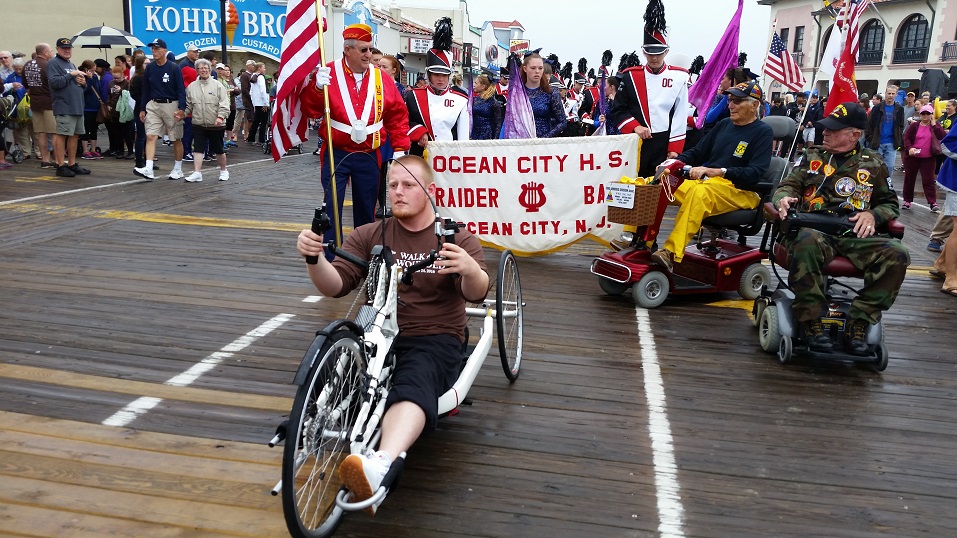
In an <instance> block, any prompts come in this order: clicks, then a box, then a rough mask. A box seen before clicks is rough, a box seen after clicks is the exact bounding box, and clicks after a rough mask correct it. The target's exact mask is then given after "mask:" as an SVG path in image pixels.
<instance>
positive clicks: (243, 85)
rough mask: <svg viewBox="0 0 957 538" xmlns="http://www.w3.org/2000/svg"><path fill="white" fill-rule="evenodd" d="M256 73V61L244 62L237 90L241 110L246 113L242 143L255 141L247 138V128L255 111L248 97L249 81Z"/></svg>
mask: <svg viewBox="0 0 957 538" xmlns="http://www.w3.org/2000/svg"><path fill="white" fill-rule="evenodd" d="M255 71H256V60H246V69H244V70H243V72H242V73H241V74H240V75H239V90H240V92H242V98H243V109H244V110H245V111H246V114H245V120H244V122H243V133H244V134H243V141H244V142H248V143H250V144H254V143H255V142H256V141H255V140H254V139H253V138H252V137H250V136H249V128H250V127H251V126H252V124H253V116H254V115H255V114H256V109H255V107H253V98H252V95H250V93H249V91H250V79H251V78H252V76H253V73H254V72H255Z"/></svg>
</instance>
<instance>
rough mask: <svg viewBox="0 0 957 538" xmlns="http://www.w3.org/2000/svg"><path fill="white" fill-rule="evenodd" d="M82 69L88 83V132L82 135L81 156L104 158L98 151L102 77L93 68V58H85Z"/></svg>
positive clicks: (85, 91) (85, 110)
mask: <svg viewBox="0 0 957 538" xmlns="http://www.w3.org/2000/svg"><path fill="white" fill-rule="evenodd" d="M80 71H83V72H84V73H86V84H85V85H84V86H83V129H84V130H85V131H86V134H83V135H80V150H79V153H80V158H81V159H86V160H94V159H102V158H103V157H102V156H101V155H100V153H99V152H97V151H96V135H97V129H98V128H99V124H100V122H99V121H98V114H99V112H100V104H102V103H103V102H104V101H103V96H102V94H101V93H100V77H99V76H98V75H97V74H96V71H95V70H94V68H93V61H92V60H83V62H82V63H80Z"/></svg>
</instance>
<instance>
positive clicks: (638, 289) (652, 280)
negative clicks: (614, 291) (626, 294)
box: [631, 271, 671, 308]
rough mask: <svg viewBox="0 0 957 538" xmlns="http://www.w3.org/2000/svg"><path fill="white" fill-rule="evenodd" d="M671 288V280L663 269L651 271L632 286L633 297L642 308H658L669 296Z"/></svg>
mask: <svg viewBox="0 0 957 538" xmlns="http://www.w3.org/2000/svg"><path fill="white" fill-rule="evenodd" d="M670 289H671V282H669V281H668V276H667V275H665V274H664V273H662V272H661V271H650V272H648V273H645V276H643V277H641V279H640V280H639V281H638V282H635V283H634V284H633V285H632V286H631V297H632V299H634V301H635V304H636V305H638V306H640V307H642V308H658V307H659V306H661V304H662V303H664V302H665V299H667V298H668V291H669V290H670Z"/></svg>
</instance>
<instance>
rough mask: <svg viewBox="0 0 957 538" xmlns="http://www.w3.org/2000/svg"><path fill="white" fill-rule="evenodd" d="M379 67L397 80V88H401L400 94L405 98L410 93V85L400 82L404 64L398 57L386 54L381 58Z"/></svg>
mask: <svg viewBox="0 0 957 538" xmlns="http://www.w3.org/2000/svg"><path fill="white" fill-rule="evenodd" d="M379 69H381V70H383V71H384V72H385V73H386V74H387V75H389V76H390V77H392V79H393V80H395V89H397V90H399V95H401V96H402V98H403V99H405V94H406V93H408V91H409V87H408V86H406V85H405V84H402V83H401V82H399V76H400V75H401V74H402V64H401V63H400V62H399V60H398V58H396V57H395V56H391V55H389V54H386V55H385V56H383V57H382V58H381V59H380V60H379Z"/></svg>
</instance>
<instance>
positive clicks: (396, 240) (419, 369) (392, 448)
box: [296, 155, 489, 514]
mask: <svg viewBox="0 0 957 538" xmlns="http://www.w3.org/2000/svg"><path fill="white" fill-rule="evenodd" d="M388 184H389V201H390V204H391V206H392V218H390V219H386V221H385V224H384V225H383V224H382V222H381V221H380V222H374V223H370V224H366V225H364V226H360V227H359V228H356V230H355V231H354V232H353V233H352V234H350V235H349V237H348V238H347V239H346V240H345V242H344V244H343V246H342V248H343V249H344V250H346V251H348V252H349V253H351V254H353V255H354V256H357V257H359V258H362V259H365V260H368V259H369V258H370V252H371V251H372V248H373V247H374V246H375V245H378V244H382V242H383V240H384V242H385V245H386V246H388V247H389V248H390V249H391V250H392V251H393V253H394V255H395V259H396V263H399V264H405V265H412V264H413V263H415V262H418V261H420V260H421V259H422V256H424V255H425V253H428V252H430V251H431V250H432V249H435V248H436V236H435V228H434V225H435V213H434V211H433V209H432V206H431V204H430V202H429V197H431V196H434V194H435V185H434V184H433V183H432V170H431V168H430V167H429V164H428V163H427V162H426V161H424V160H423V159H422V158H421V157H417V156H414V155H406V156H403V157H400V158H399V159H397V160H396V161H395V163H394V164H393V166H392V168H391V170H390V171H389V176H388ZM383 227H384V230H383ZM383 234H384V237H383ZM322 240H323V239H322V237H321V236H319V235H317V234H315V233H313V232H312V231H310V230H308V229H307V230H303V231H302V232H301V233H300V234H299V239H298V242H297V245H296V246H297V249H298V250H299V253H300V254H302V255H303V256H318V263H317V264H315V265H309V266H308V268H309V278H310V279H312V282H313V284H315V285H316V288H318V289H319V291H321V292H322V293H323V294H324V295H326V296H329V297H342V296H344V295H346V294H348V293H349V292H351V291H352V290H353V289H355V288H356V286H358V285H359V283H360V282H361V281H362V278H363V276H364V275H363V271H362V269H360V268H359V267H357V266H355V265H354V264H352V263H351V262H349V261H346V260H343V259H341V258H339V257H337V258H336V259H335V260H334V261H333V262H332V263H330V262H328V261H326V258H325V257H324V256H323V255H322V254H323V244H322ZM439 256H440V257H439V259H438V260H437V261H436V262H435V263H434V264H433V265H432V266H430V267H426V268H425V269H422V270H420V271H419V272H417V273H416V274H415V280H414V281H413V283H412V284H411V285H410V286H404V285H403V286H402V287H400V288H399V292H400V294H401V299H402V300H401V301H400V302H399V306H398V323H399V329H400V331H401V332H400V334H399V336H398V337H397V338H396V340H395V343H394V346H393V349H394V350H395V353H396V357H397V360H396V369H395V372H394V373H393V374H392V389H391V390H390V391H389V397H388V399H387V401H386V407H387V410H386V413H385V416H384V417H383V419H382V440H381V442H380V443H379V451H378V452H376V453H375V454H374V455H370V456H359V455H356V454H352V455H350V456H348V457H347V458H346V459H345V460H343V462H342V463H341V464H340V466H339V476H340V478H341V479H342V481H343V482H344V484H345V486H346V488H348V490H349V491H350V492H351V493H352V495H353V497H352V501H353V502H359V501H363V500H365V499H368V498H369V497H371V496H372V495H373V493H375V491H376V490H377V489H378V488H379V485H380V484H381V483H382V479H383V478H384V477H385V475H386V473H388V471H389V467H390V465H391V464H392V460H393V458H395V457H397V456H398V455H399V454H401V453H403V452H406V451H407V450H408V449H409V447H411V446H412V444H413V443H414V442H415V440H416V439H418V438H419V436H420V435H427V434H429V433H431V432H432V431H433V430H434V429H435V425H436V422H437V420H438V416H437V414H438V400H439V397H440V396H441V395H442V394H444V393H445V392H446V391H447V390H448V389H449V388H451V387H452V385H453V384H454V383H455V380H456V379H457V378H458V374H459V367H460V366H461V362H462V352H461V345H462V343H463V342H464V339H465V326H466V316H465V303H466V301H469V302H481V301H482V300H483V299H484V298H485V295H486V293H487V292H488V287H489V276H488V269H487V268H486V266H485V260H484V257H483V255H482V246H481V244H479V241H478V239H477V238H476V237H475V236H473V235H472V234H470V233H469V232H468V231H467V230H461V231H460V232H459V233H458V234H456V238H455V243H452V242H448V241H447V242H445V243H443V245H442V249H441V251H440V252H439ZM376 508H377V505H376V506H372V507H371V508H370V510H369V511H370V512H371V513H372V514H375V510H376Z"/></svg>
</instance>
